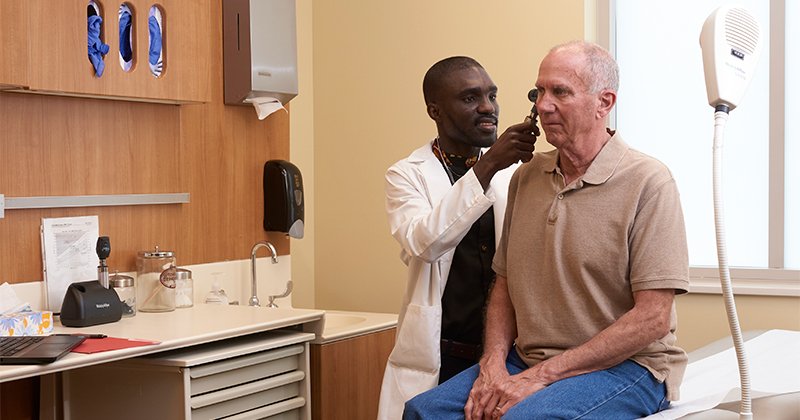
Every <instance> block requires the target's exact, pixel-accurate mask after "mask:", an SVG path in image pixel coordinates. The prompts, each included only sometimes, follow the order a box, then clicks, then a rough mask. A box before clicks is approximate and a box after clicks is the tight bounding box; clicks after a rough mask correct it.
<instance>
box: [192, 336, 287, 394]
mask: <svg viewBox="0 0 800 420" xmlns="http://www.w3.org/2000/svg"><path fill="white" fill-rule="evenodd" d="M301 354H303V346H302V345H295V346H289V347H284V348H280V349H275V350H270V351H265V352H260V353H255V354H250V355H246V356H240V357H235V358H232V359H226V360H223V361H219V362H214V363H208V364H205V365H200V366H194V367H192V368H190V369H189V377H191V382H190V386H191V395H192V396H196V395H200V394H204V393H207V392H211V391H215V390H218V389H223V388H228V387H231V386H234V385H237V384H243V383H248V382H253V381H256V380H259V379H263V378H269V377H271V376H275V375H279V374H282V373H286V372H291V371H293V370H297V368H298V366H299V363H300V355H301Z"/></svg>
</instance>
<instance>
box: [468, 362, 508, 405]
mask: <svg viewBox="0 0 800 420" xmlns="http://www.w3.org/2000/svg"><path fill="white" fill-rule="evenodd" d="M509 377H510V375H509V374H508V370H507V369H506V364H505V358H504V357H502V355H497V356H490V357H487V358H485V359H483V360H481V371H480V374H479V375H478V379H476V380H475V383H474V384H473V385H472V390H471V391H470V392H469V398H468V399H467V404H466V405H465V406H464V415H465V416H466V420H481V419H491V418H492V416H493V415H494V411H497V410H495V407H497V403H498V402H499V401H500V396H501V395H502V387H503V384H505V382H506V380H507V379H508V378H509Z"/></svg>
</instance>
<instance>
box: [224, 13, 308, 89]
mask: <svg viewBox="0 0 800 420" xmlns="http://www.w3.org/2000/svg"><path fill="white" fill-rule="evenodd" d="M222 15H223V25H222V31H223V37H222V38H223V58H224V65H225V103H226V104H228V105H249V103H245V102H244V101H245V100H246V99H256V98H275V99H277V100H279V101H280V102H281V104H286V103H287V102H289V101H290V100H291V99H292V98H294V97H295V96H297V21H296V16H295V0H224V1H223V2H222Z"/></svg>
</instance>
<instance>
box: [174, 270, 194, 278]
mask: <svg viewBox="0 0 800 420" xmlns="http://www.w3.org/2000/svg"><path fill="white" fill-rule="evenodd" d="M175 275H177V276H178V278H177V280H187V279H191V278H192V272H191V271H189V270H187V269H185V268H178V269H176V270H175Z"/></svg>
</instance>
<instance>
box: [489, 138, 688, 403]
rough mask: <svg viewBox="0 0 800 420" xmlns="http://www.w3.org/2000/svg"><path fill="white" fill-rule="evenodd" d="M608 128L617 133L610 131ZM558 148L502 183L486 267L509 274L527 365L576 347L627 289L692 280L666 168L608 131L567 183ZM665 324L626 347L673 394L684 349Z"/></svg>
mask: <svg viewBox="0 0 800 420" xmlns="http://www.w3.org/2000/svg"><path fill="white" fill-rule="evenodd" d="M612 134H614V133H612ZM557 162H558V151H557V150H553V151H549V152H545V153H536V154H534V157H533V159H532V160H531V161H530V162H528V163H525V164H523V165H522V166H520V168H519V169H518V170H517V171H516V172H515V173H514V176H513V177H512V179H511V184H510V186H509V194H508V207H507V209H506V217H505V222H504V225H503V233H502V239H501V240H500V245H499V247H498V249H497V253H496V255H495V258H494V262H493V266H492V267H493V268H494V270H495V272H496V273H497V274H498V275H501V276H504V277H506V278H508V287H509V294H510V295H511V301H512V303H513V305H514V310H515V312H516V321H517V331H518V335H519V337H518V338H517V340H516V344H517V349H518V351H519V353H520V356H521V357H522V358H523V360H525V362H526V363H527V364H528V365H529V366H533V365H535V364H537V363H539V362H541V361H542V360H545V359H548V358H550V357H553V356H556V355H558V354H561V353H562V352H564V351H565V350H567V349H569V348H572V347H577V346H579V345H581V344H583V343H585V342H587V341H589V340H590V339H591V338H592V337H594V336H595V335H597V334H598V333H599V332H600V331H602V330H604V329H605V328H607V327H608V326H610V325H611V324H613V323H614V322H615V321H616V320H617V319H619V318H620V317H621V316H622V315H623V314H625V313H626V312H627V311H629V310H630V309H632V308H633V304H634V301H633V292H635V291H639V290H649V289H675V292H676V293H678V294H681V293H686V292H687V291H688V288H689V256H688V251H687V244H686V229H685V227H684V222H683V212H682V210H681V204H680V197H679V194H678V189H677V187H676V185H675V180H674V179H673V178H672V174H671V173H670V171H669V169H667V167H666V166H665V165H664V164H662V163H661V162H659V161H658V160H656V159H654V158H652V157H650V156H647V155H645V154H643V153H641V152H639V151H637V150H634V149H632V148H630V147H629V146H628V145H627V144H626V143H625V142H624V141H623V140H622V138H621V137H620V135H619V134H614V135H613V137H612V138H611V140H609V142H608V143H607V144H606V145H605V146H604V147H603V149H602V150H601V151H600V153H599V154H598V155H597V157H596V158H595V160H594V161H593V162H592V164H591V165H590V166H589V168H588V169H587V171H586V173H585V174H584V175H583V176H582V177H580V178H578V179H576V180H575V181H573V182H572V183H571V184H570V185H569V186H566V187H565V186H564V177H563V176H562V175H561V172H560V170H559V168H558V167H557ZM676 327H677V314H676V312H675V305H674V304H673V307H672V315H671V321H670V333H669V334H668V335H667V336H665V337H663V338H661V339H660V340H657V341H654V342H653V343H651V344H650V345H648V346H647V347H646V348H644V349H642V350H641V351H640V352H638V353H637V354H635V355H634V356H632V357H631V360H633V361H635V362H636V363H638V364H640V365H642V366H644V367H645V368H647V369H648V370H649V371H650V372H652V373H653V375H654V376H655V377H656V378H657V379H658V380H659V381H666V387H667V399H668V400H670V401H677V400H678V398H679V387H680V383H681V380H682V379H683V372H684V370H685V367H686V360H687V357H686V353H685V352H684V351H683V350H682V349H681V348H679V347H676V346H675V344H674V343H675V329H676Z"/></svg>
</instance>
